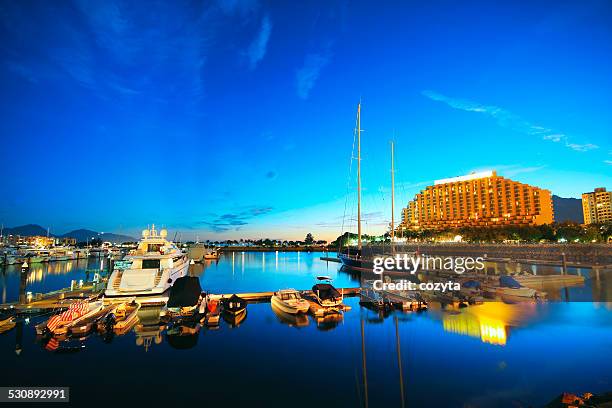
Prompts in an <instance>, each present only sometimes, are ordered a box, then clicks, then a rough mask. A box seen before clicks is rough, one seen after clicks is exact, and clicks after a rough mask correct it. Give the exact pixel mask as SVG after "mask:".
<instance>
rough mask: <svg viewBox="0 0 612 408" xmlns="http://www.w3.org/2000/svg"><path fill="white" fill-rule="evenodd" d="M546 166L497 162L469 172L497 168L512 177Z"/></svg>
mask: <svg viewBox="0 0 612 408" xmlns="http://www.w3.org/2000/svg"><path fill="white" fill-rule="evenodd" d="M544 168H546V166H523V165H521V164H496V165H491V166H485V167H479V168H475V169H471V170H470V171H469V172H468V173H471V172H475V173H478V172H481V171H487V170H496V171H497V172H498V174H499V175H500V176H505V177H512V176H516V175H517V174H524V173H533V172H536V171H540V170H542V169H544Z"/></svg>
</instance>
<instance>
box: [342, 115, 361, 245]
mask: <svg viewBox="0 0 612 408" xmlns="http://www.w3.org/2000/svg"><path fill="white" fill-rule="evenodd" d="M356 140H357V119H355V128H354V129H353V147H352V149H351V159H350V162H349V172H348V173H349V174H348V178H347V182H346V196H345V198H344V214H343V215H342V231H341V235H340V236H342V235H344V220H345V218H346V207H347V203H348V199H349V191H350V187H351V177H352V174H353V159H354V155H355V142H356ZM340 241H341V242H342V239H341V240H340Z"/></svg>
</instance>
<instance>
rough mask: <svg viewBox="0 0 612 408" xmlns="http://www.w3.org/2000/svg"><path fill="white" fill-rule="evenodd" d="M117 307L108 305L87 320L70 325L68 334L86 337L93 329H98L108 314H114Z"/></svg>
mask: <svg viewBox="0 0 612 408" xmlns="http://www.w3.org/2000/svg"><path fill="white" fill-rule="evenodd" d="M116 308H117V305H108V306H105V307H104V308H102V309H101V310H99V311H98V312H96V313H92V314H90V315H89V316H88V317H87V318H84V319H80V320H79V322H78V323H75V324H72V325H69V328H68V332H69V333H70V335H71V336H85V335H86V334H88V333H89V332H90V331H91V330H92V329H94V328H97V323H98V321H99V320H101V319H102V318H103V317H104V316H106V315H107V314H108V313H112V311H113V310H115V309H116Z"/></svg>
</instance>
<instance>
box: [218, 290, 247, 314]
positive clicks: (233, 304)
mask: <svg viewBox="0 0 612 408" xmlns="http://www.w3.org/2000/svg"><path fill="white" fill-rule="evenodd" d="M246 307H247V302H246V300H244V299H243V298H241V297H240V296H238V295H235V294H234V295H232V296H230V297H229V298H227V299H223V313H227V314H230V315H233V316H237V315H239V314H241V313H244V312H246Z"/></svg>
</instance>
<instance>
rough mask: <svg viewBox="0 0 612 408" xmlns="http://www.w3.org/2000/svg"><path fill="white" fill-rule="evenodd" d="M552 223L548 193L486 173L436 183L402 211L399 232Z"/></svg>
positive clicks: (490, 172)
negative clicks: (402, 230) (401, 230)
mask: <svg viewBox="0 0 612 408" xmlns="http://www.w3.org/2000/svg"><path fill="white" fill-rule="evenodd" d="M553 220H554V216H553V206H552V197H551V194H550V191H548V190H543V189H541V188H538V187H533V186H530V185H527V184H522V183H519V182H516V181H512V180H508V179H506V178H503V177H499V176H498V175H497V173H496V172H495V171H486V172H481V173H473V174H469V175H467V176H460V177H453V178H448V179H443V180H436V181H435V182H434V185H433V186H428V187H427V188H426V189H425V190H422V191H421V192H420V193H418V194H417V195H416V196H415V197H414V200H412V201H410V202H409V203H408V206H407V207H406V208H404V209H403V210H402V223H401V225H400V229H412V230H418V229H446V228H459V227H494V226H504V225H523V226H524V225H541V224H550V223H552V222H553Z"/></svg>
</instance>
